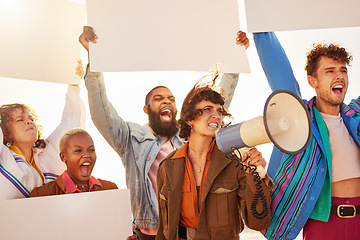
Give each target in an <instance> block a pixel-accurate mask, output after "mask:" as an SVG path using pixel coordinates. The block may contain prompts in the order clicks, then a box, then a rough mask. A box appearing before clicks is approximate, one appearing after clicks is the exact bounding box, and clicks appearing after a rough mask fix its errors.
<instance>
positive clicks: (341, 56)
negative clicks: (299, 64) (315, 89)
mask: <svg viewBox="0 0 360 240" xmlns="http://www.w3.org/2000/svg"><path fill="white" fill-rule="evenodd" d="M321 57H328V58H331V59H333V60H336V61H339V62H342V63H345V64H346V65H348V66H349V65H350V62H351V61H352V60H353V57H352V56H351V55H350V53H348V52H347V51H346V50H345V48H343V47H340V46H339V45H336V44H329V45H327V44H321V43H318V44H314V45H313V48H312V49H311V50H310V51H309V52H307V53H306V65H305V71H306V73H307V75H308V76H315V75H314V74H316V71H317V69H318V67H319V66H318V63H319V62H320V60H321Z"/></svg>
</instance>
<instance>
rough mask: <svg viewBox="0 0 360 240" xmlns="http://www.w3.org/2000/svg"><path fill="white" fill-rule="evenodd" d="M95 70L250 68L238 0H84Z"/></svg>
mask: <svg viewBox="0 0 360 240" xmlns="http://www.w3.org/2000/svg"><path fill="white" fill-rule="evenodd" d="M87 17H88V25H90V26H92V27H93V28H94V29H95V32H96V34H97V35H98V37H99V39H98V42H97V43H96V44H90V62H91V65H90V69H91V71H94V72H99V71H101V72H106V71H109V72H112V71H153V70H154V71H163V70H191V71H204V72H207V71H208V70H209V69H211V68H212V67H213V66H214V65H215V64H220V65H221V66H222V70H223V72H249V71H250V70H249V64H248V60H247V56H246V52H245V48H244V47H239V46H237V45H236V44H235V38H236V33H237V31H239V30H240V26H239V14H238V6H237V0H223V1H219V0H196V1H193V0H182V1H177V0H152V1H149V0H131V1H128V0H87Z"/></svg>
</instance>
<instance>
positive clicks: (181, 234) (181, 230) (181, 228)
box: [179, 225, 187, 239]
mask: <svg viewBox="0 0 360 240" xmlns="http://www.w3.org/2000/svg"><path fill="white" fill-rule="evenodd" d="M179 237H180V238H183V239H187V235H186V227H184V226H181V225H179Z"/></svg>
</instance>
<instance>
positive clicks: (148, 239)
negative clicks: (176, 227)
mask: <svg viewBox="0 0 360 240" xmlns="http://www.w3.org/2000/svg"><path fill="white" fill-rule="evenodd" d="M134 233H135V234H136V236H138V237H139V239H140V240H155V237H156V236H155V235H147V234H145V233H143V232H141V231H140V229H138V228H135V229H134Z"/></svg>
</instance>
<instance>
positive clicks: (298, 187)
mask: <svg viewBox="0 0 360 240" xmlns="http://www.w3.org/2000/svg"><path fill="white" fill-rule="evenodd" d="M254 41H255V45H256V48H257V51H258V55H259V58H260V61H261V64H262V67H263V69H264V72H265V74H266V77H267V78H268V82H269V84H270V87H271V88H272V90H273V91H275V90H277V89H287V90H290V91H292V92H294V93H296V94H297V95H298V96H300V97H301V93H300V88H299V85H298V83H297V81H296V79H295V76H294V75H293V71H292V68H291V65H290V62H289V60H288V58H287V56H286V54H285V51H284V49H283V48H282V46H281V45H280V42H279V41H278V39H277V37H276V35H275V34H274V33H255V34H254ZM351 60H352V56H351V55H350V54H349V53H348V52H347V51H346V50H345V49H344V48H343V47H340V46H338V45H334V44H329V45H327V44H314V46H313V48H312V49H311V50H310V51H309V52H308V53H307V61H306V67H305V70H306V72H307V81H308V83H309V85H310V86H311V87H312V88H313V89H314V90H315V93H316V96H315V97H313V98H312V99H311V100H303V101H304V102H305V104H306V107H307V109H308V110H309V113H310V116H311V122H312V137H311V140H310V144H309V146H308V147H307V148H306V149H305V150H304V151H303V152H302V153H300V154H297V155H293V156H291V155H287V154H285V153H282V152H280V151H279V150H277V149H276V148H274V150H273V152H272V155H271V159H270V162H269V166H268V174H269V175H270V177H271V178H272V179H273V180H274V185H275V187H274V190H273V194H272V204H271V210H272V216H271V224H270V227H269V229H268V230H267V231H266V233H265V237H266V238H267V239H294V238H296V236H297V235H298V234H299V232H300V230H301V229H302V228H303V237H304V239H306V240H311V239H316V240H322V239H327V240H329V239H337V240H339V239H346V240H349V239H360V97H358V98H357V99H353V100H352V101H351V102H350V104H348V105H346V104H345V103H343V101H344V98H345V95H346V92H347V88H348V86H349V80H348V69H347V66H349V64H350V62H351ZM295 138H296V136H294V139H295Z"/></svg>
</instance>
